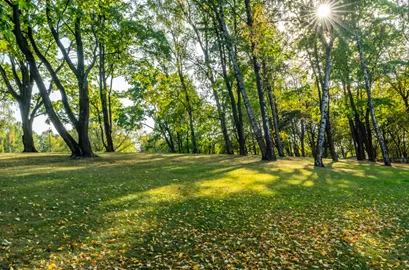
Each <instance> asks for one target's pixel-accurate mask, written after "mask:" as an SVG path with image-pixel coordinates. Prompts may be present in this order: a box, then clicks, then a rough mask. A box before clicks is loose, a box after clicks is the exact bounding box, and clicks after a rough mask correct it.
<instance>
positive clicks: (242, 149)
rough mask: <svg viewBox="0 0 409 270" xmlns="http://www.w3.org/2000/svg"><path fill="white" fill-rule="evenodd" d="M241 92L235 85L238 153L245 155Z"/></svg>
mask: <svg viewBox="0 0 409 270" xmlns="http://www.w3.org/2000/svg"><path fill="white" fill-rule="evenodd" d="M241 104H242V103H241V93H240V89H239V88H238V87H237V113H238V131H237V132H238V134H239V147H240V155H242V156H247V150H246V139H245V137H244V127H243V110H242V109H241Z"/></svg>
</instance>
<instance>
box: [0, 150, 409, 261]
mask: <svg viewBox="0 0 409 270" xmlns="http://www.w3.org/2000/svg"><path fill="white" fill-rule="evenodd" d="M327 162H329V161H327ZM312 164H313V160H311V159H291V158H287V159H283V160H279V161H277V162H270V163H267V162H260V161H259V158H258V157H237V156H235V157H231V156H224V155H218V156H201V155H197V156H190V155H170V154H169V155H161V154H152V155H151V154H102V155H101V157H100V158H96V159H91V160H69V159H68V158H67V156H66V155H61V154H60V155H50V154H32V155H29V154H3V155H0V269H3V268H4V269H9V268H10V267H13V268H14V269H34V268H40V269H59V268H61V269H115V267H116V269H129V268H132V269H134V268H154V269H181V268H182V269H201V268H202V269H212V268H218V269H220V268H222V269H228V268H232V269H237V268H239V269H256V268H258V269H260V268H268V269H271V268H274V269H280V268H282V269H293V268H295V269H311V268H319V269H324V268H330V269H351V268H354V269H379V268H398V269H405V268H406V269H407V268H408V267H409V166H408V167H407V166H403V165H401V166H395V167H393V168H386V167H384V166H381V165H380V164H377V165H375V164H369V163H358V162H356V161H340V162H338V163H333V164H329V165H328V166H327V168H314V167H313V166H312Z"/></svg>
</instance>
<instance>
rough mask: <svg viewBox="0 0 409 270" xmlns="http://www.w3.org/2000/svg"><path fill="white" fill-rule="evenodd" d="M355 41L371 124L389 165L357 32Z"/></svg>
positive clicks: (385, 160)
mask: <svg viewBox="0 0 409 270" xmlns="http://www.w3.org/2000/svg"><path fill="white" fill-rule="evenodd" d="M356 41H357V47H358V52H359V59H360V62H361V68H362V72H363V73H364V80H365V89H366V94H367V96H368V109H369V111H370V113H371V117H372V124H373V126H374V129H375V134H376V138H377V139H378V142H379V145H380V147H381V151H382V157H383V161H384V163H385V165H386V166H391V161H390V159H389V154H388V150H387V148H386V144H385V141H384V140H383V137H382V134H381V130H380V128H379V124H378V120H377V119H376V115H375V108H374V104H373V100H372V93H371V84H370V82H369V75H368V70H367V67H366V63H365V58H364V52H363V49H362V43H361V37H360V35H359V34H357V36H356Z"/></svg>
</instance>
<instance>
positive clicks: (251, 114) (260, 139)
mask: <svg viewBox="0 0 409 270" xmlns="http://www.w3.org/2000/svg"><path fill="white" fill-rule="evenodd" d="M218 4H219V11H218V12H217V9H216V10H215V12H216V15H217V16H218V21H219V25H220V30H221V32H222V33H223V37H224V40H225V41H226V44H227V49H228V51H229V55H230V60H231V62H232V65H233V68H234V74H235V76H236V80H237V84H238V88H239V90H240V92H241V94H242V97H243V101H244V105H245V106H246V110H247V114H248V116H249V119H250V123H251V126H252V128H253V132H254V135H255V137H256V140H257V143H258V145H259V147H260V150H261V153H262V156H263V159H265V158H266V157H267V147H266V144H265V142H264V139H263V134H262V133H261V130H260V127H259V126H258V123H257V120H256V117H255V115H254V112H253V109H252V108H251V103H250V100H249V98H248V96H247V91H246V89H245V86H244V81H243V77H242V75H241V71H240V67H239V65H238V63H237V59H236V55H235V53H234V49H233V46H232V44H231V42H230V40H231V37H230V34H229V32H228V30H227V26H226V22H225V19H224V11H223V6H222V2H221V0H218Z"/></svg>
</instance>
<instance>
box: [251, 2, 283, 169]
mask: <svg viewBox="0 0 409 270" xmlns="http://www.w3.org/2000/svg"><path fill="white" fill-rule="evenodd" d="M245 3H246V13H247V26H248V27H249V28H250V31H251V32H253V31H254V29H253V23H254V21H253V14H252V13H251V7H250V0H245ZM251 40H252V41H251V53H252V56H253V68H254V73H255V75H256V85H257V93H258V99H259V104H260V113H261V120H262V123H263V130H264V139H265V145H266V151H265V152H264V153H263V156H262V159H263V160H270V161H271V160H276V159H277V158H276V155H275V153H274V148H273V140H272V139H271V134H270V127H269V124H268V114H267V107H266V100H265V96H264V88H263V82H262V76H261V66H260V62H259V59H258V57H257V53H256V44H255V42H254V40H253V35H251Z"/></svg>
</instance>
